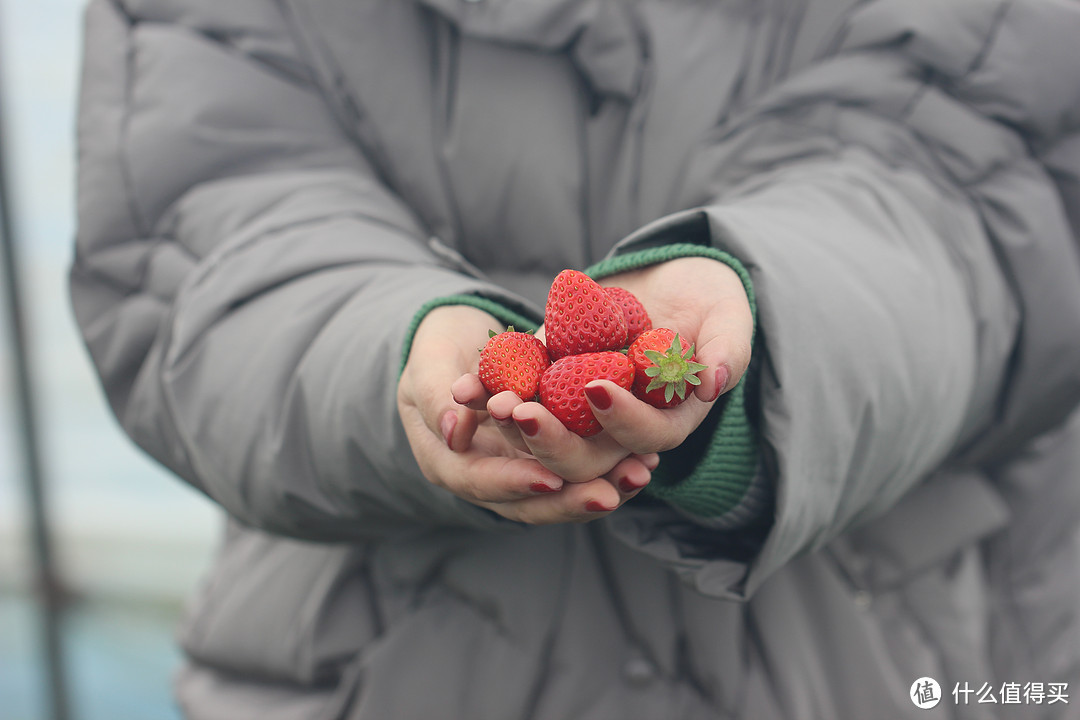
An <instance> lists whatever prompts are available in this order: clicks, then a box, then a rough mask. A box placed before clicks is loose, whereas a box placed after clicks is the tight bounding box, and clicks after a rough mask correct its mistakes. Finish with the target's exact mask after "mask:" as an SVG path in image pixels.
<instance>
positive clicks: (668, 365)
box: [644, 333, 708, 402]
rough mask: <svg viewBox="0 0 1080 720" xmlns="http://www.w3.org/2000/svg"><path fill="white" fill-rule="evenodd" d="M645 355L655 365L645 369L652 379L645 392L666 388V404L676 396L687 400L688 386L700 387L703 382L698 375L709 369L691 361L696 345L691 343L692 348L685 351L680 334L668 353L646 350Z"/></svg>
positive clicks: (676, 336)
mask: <svg viewBox="0 0 1080 720" xmlns="http://www.w3.org/2000/svg"><path fill="white" fill-rule="evenodd" d="M644 354H645V357H647V358H648V359H649V360H651V361H652V363H653V364H652V365H651V366H649V367H647V368H645V375H647V376H648V377H649V378H650V380H649V384H648V385H646V386H645V391H646V392H652V391H653V390H657V389H659V388H664V402H671V398H672V397H674V396H675V395H678V396H679V399H680V400H685V399H686V386H687V385H688V384H689V385H700V384H701V380H700V379H699V378H698V376H697V374H698V373H699V372H701V371H702V370H704V369H705V368H707V367H708V365H702V364H701V363H699V362H694V361H693V360H691V358H692V357H694V345H693V343H691V345H690V347H689V348H686V349H685V350H684V349H683V344H682V340H681V339H680V338H679V334H678V333H675V339H674V340H672V341H671V347H669V348H668V349H667V350H666V351H664V352H660V351H659V350H646V351H645V353H644Z"/></svg>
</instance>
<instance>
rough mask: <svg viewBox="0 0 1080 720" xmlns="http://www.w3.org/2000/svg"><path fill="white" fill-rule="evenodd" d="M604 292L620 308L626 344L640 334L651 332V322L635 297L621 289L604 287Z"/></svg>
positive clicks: (643, 307)
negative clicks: (624, 325)
mask: <svg viewBox="0 0 1080 720" xmlns="http://www.w3.org/2000/svg"><path fill="white" fill-rule="evenodd" d="M604 292H606V293H607V294H608V295H609V296H610V297H611V298H612V299H613V300H614V301H615V302H616V303H618V304H619V307H620V308H622V311H623V317H624V318H626V342H628V343H632V342H634V340H636V339H637V336H638V335H640V334H641V333H643V332H645V331H646V330H652V320H651V319H650V318H649V313H647V312H646V311H645V306H644V305H642V304H641V301H640V300H638V299H637V295H634V293H632V292H630V291H629V290H627V289H626V288H621V287H606V288H604Z"/></svg>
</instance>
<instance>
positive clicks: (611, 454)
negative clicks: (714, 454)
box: [454, 257, 753, 480]
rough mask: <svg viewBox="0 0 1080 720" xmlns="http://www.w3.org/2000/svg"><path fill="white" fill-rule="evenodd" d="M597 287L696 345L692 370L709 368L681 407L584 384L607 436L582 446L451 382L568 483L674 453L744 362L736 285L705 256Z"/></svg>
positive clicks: (545, 416)
mask: <svg viewBox="0 0 1080 720" xmlns="http://www.w3.org/2000/svg"><path fill="white" fill-rule="evenodd" d="M601 284H602V285H616V286H620V287H624V288H626V289H627V290H630V291H631V292H632V293H634V295H636V296H637V297H638V299H639V300H641V302H642V304H644V305H645V308H646V309H647V310H648V312H649V316H650V317H651V318H652V321H653V327H668V328H671V329H672V330H676V331H677V332H679V333H680V336H681V337H682V338H683V339H684V342H694V344H695V354H696V356H697V360H698V362H700V363H703V364H705V365H708V368H707V369H706V370H704V371H703V372H702V373H701V374H700V375H699V377H700V379H701V384H700V385H698V386H697V387H696V388H695V389H694V392H693V394H692V395H690V396H688V398H687V400H686V401H685V402H683V403H682V404H680V405H678V406H677V407H674V408H669V409H665V410H660V409H657V408H654V407H652V406H651V405H648V404H647V403H644V402H642V401H640V400H638V399H637V398H636V397H634V395H633V394H632V393H630V392H629V391H627V390H624V389H622V388H621V387H619V386H618V385H616V384H615V383H612V382H610V381H607V380H596V381H593V382H591V383H589V384H588V385H586V397H587V399H588V401H589V405H590V406H591V407H592V410H593V413H594V414H595V415H596V418H597V420H599V422H600V424H601V425H603V427H604V431H603V432H601V433H599V434H597V435H594V436H592V437H588V438H582V437H579V436H577V435H575V434H574V433H572V432H570V431H569V430H567V429H566V428H565V427H563V425H562V423H561V422H559V420H558V419H557V418H556V417H555V416H554V415H552V414H551V413H550V412H549V411H548V410H547V409H546V408H544V407H543V406H542V405H540V404H539V403H535V402H521V400H520V399H518V398H517V397H515V396H514V395H513V393H499V394H498V395H495V396H494V397H488V396H487V395H486V394H485V393H484V391H483V387H482V386H481V385H480V383H479V379H477V378H476V377H475V376H471V377H470V376H465V377H462V378H459V379H458V380H457V381H456V382H455V384H454V396H455V398H456V399H457V400H458V402H460V403H463V404H464V405H466V406H468V407H473V408H478V407H484V408H486V410H487V411H488V413H489V414H490V415H491V416H492V417H494V418H496V419H504V420H503V423H502V426H503V428H504V433H505V434H506V436H507V440H508V442H511V443H512V444H514V445H515V447H518V448H520V449H522V450H526V451H528V452H529V453H530V454H531V455H532V456H533V457H535V458H536V459H538V460H539V461H540V462H541V463H542V464H543V465H544V466H545V467H546V468H548V469H549V470H551V471H552V472H554V473H556V474H557V475H559V476H560V477H563V478H566V479H568V480H575V479H583V478H587V477H589V476H591V475H594V474H595V473H597V472H598V471H599V470H600V469H601V468H605V467H610V466H612V464H614V463H615V462H618V461H619V460H620V459H621V458H626V457H633V456H651V455H652V454H654V453H656V452H660V451H664V450H670V449H672V448H675V447H678V446H679V445H681V444H682V443H683V441H684V440H686V438H687V437H688V436H689V435H690V433H691V432H693V431H694V429H695V428H697V427H698V425H700V424H701V422H702V421H703V420H704V419H705V416H706V415H707V414H708V412H709V410H710V409H711V408H712V407H713V405H714V403H715V401H716V399H717V398H718V397H719V396H720V395H721V394H722V393H724V392H726V391H728V390H730V389H731V388H733V387H734V386H735V385H736V383H738V381H739V379H740V378H741V377H742V375H743V373H744V372H745V371H746V368H747V366H748V365H749V363H750V345H751V340H752V337H753V316H752V314H751V312H750V304H749V301H748V300H747V297H746V291H745V289H744V288H743V284H742V282H741V281H740V280H739V277H738V275H736V274H735V272H734V271H733V270H732V269H731V268H729V267H728V266H727V265H725V264H723V263H721V262H718V261H716V260H712V259H710V258H702V257H688V258H679V259H676V260H670V261H668V262H664V263H660V264H658V265H653V266H650V267H647V268H644V269H642V270H637V271H634V272H629V273H622V274H619V275H613V276H611V277H608V278H606V279H604V280H602V281H601ZM538 334H540V333H538Z"/></svg>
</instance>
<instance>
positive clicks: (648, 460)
mask: <svg viewBox="0 0 1080 720" xmlns="http://www.w3.org/2000/svg"><path fill="white" fill-rule="evenodd" d="M639 459H640V460H641V464H642V465H644V466H645V467H647V468H649V469H650V470H655V469H656V468H658V467H660V454H659V453H649V454H648V455H641V456H640V457H639Z"/></svg>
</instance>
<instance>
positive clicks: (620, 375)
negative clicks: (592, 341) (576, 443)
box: [540, 351, 634, 437]
mask: <svg viewBox="0 0 1080 720" xmlns="http://www.w3.org/2000/svg"><path fill="white" fill-rule="evenodd" d="M593 380H610V381H612V382H613V383H616V384H617V385H619V387H623V388H626V389H627V390H629V389H630V386H631V385H632V384H633V382H634V366H633V364H632V363H631V362H630V360H629V358H627V357H626V356H625V355H623V354H622V353H620V352H612V351H605V352H595V353H584V354H581V355H567V356H566V357H564V358H561V359H559V360H556V361H555V362H554V363H552V364H551V367H549V368H548V369H547V370H545V371H544V375H543V376H542V377H541V378H540V403H541V404H542V405H543V406H544V407H546V408H547V409H548V410H550V411H551V414H552V415H554V416H555V417H557V418H559V420H560V421H561V422H562V424H563V425H565V426H566V427H567V429H569V430H570V431H571V432H575V433H577V434H578V435H580V436H581V437H588V436H590V435H595V434H596V433H598V432H600V431H601V430H603V427H602V426H601V425H600V423H599V422H597V420H596V416H595V415H593V412H592V408H590V407H589V403H588V402H587V401H586V400H585V385H586V383H590V382H592V381H593Z"/></svg>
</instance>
